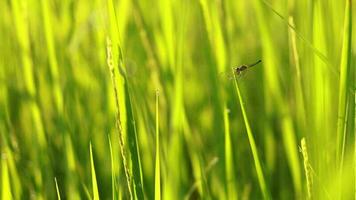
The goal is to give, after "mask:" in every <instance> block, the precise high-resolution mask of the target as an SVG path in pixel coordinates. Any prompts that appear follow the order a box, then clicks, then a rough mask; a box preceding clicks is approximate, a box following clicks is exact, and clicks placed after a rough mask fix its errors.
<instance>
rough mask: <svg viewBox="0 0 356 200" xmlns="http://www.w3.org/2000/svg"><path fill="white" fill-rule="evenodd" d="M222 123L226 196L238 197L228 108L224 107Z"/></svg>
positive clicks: (230, 197) (229, 197)
mask: <svg viewBox="0 0 356 200" xmlns="http://www.w3.org/2000/svg"><path fill="white" fill-rule="evenodd" d="M224 124H225V175H226V182H227V184H226V185H227V198H228V199H236V200H237V199H238V198H237V197H238V193H237V185H236V180H235V179H236V178H235V170H236V169H235V167H234V160H233V157H234V155H233V152H234V150H233V148H232V141H231V134H230V123H229V109H228V108H226V107H225V109H224Z"/></svg>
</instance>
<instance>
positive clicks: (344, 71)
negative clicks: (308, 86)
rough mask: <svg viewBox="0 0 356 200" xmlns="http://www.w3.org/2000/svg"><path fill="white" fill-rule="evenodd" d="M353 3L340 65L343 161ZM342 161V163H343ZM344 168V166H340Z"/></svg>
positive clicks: (348, 12) (348, 8)
mask: <svg viewBox="0 0 356 200" xmlns="http://www.w3.org/2000/svg"><path fill="white" fill-rule="evenodd" d="M351 10H352V9H351V1H350V0H346V7H345V19H344V32H343V45H342V52H341V63H340V82H339V105H338V121H337V147H338V148H337V150H338V155H337V156H338V157H339V158H341V160H342V159H343V157H342V155H341V154H342V152H343V149H344V147H343V146H342V143H343V142H342V138H344V134H345V127H346V125H345V117H346V106H347V95H348V91H349V90H348V88H349V87H350V85H349V84H350V81H349V77H348V76H349V71H350V67H351V65H350V58H351V37H352V18H351V17H352V14H351V13H352V12H351ZM341 160H340V161H341ZM340 167H341V168H342V166H340Z"/></svg>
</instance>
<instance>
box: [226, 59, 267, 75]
mask: <svg viewBox="0 0 356 200" xmlns="http://www.w3.org/2000/svg"><path fill="white" fill-rule="evenodd" d="M260 62H262V61H261V60H258V61H256V62H254V63H252V64H249V65H240V66H237V67H233V68H232V69H233V73H231V70H228V71H225V72H222V73H221V74H220V75H222V76H224V77H227V78H228V79H230V80H231V79H234V78H235V77H237V78H238V77H241V75H242V74H243V73H244V72H245V71H247V69H249V68H251V67H253V66H255V65H257V64H258V63H260Z"/></svg>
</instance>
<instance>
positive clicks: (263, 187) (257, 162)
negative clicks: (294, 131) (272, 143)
mask: <svg viewBox="0 0 356 200" xmlns="http://www.w3.org/2000/svg"><path fill="white" fill-rule="evenodd" d="M234 83H235V89H236V92H237V97H238V99H239V102H240V107H241V111H242V116H243V119H244V122H245V127H246V131H247V136H248V141H249V143H250V147H251V151H252V156H253V160H254V162H255V168H256V173H257V177H258V183H259V185H260V189H261V191H262V195H263V198H264V199H269V198H270V197H269V193H268V190H267V185H266V181H265V178H264V175H263V171H262V166H261V162H260V159H259V157H258V151H257V146H256V143H255V139H254V137H253V134H252V130H251V127H250V123H249V121H248V118H247V114H246V111H245V106H244V105H245V104H244V101H243V99H242V96H241V93H240V88H239V86H238V83H237V80H236V77H235V78H234Z"/></svg>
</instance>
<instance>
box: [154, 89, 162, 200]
mask: <svg viewBox="0 0 356 200" xmlns="http://www.w3.org/2000/svg"><path fill="white" fill-rule="evenodd" d="M158 102H159V93H158V91H157V92H156V164H155V200H160V199H161V167H160V164H161V159H160V153H159V151H160V150H159V149H160V148H159V109H158V105H159V103H158Z"/></svg>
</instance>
